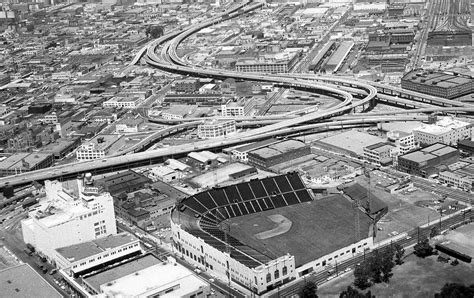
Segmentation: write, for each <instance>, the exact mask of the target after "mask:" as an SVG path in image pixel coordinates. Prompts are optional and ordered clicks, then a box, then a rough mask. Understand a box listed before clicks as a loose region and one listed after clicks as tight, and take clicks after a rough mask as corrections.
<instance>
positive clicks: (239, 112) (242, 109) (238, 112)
mask: <svg viewBox="0 0 474 298" xmlns="http://www.w3.org/2000/svg"><path fill="white" fill-rule="evenodd" d="M254 107H255V100H254V99H253V98H249V99H244V100H241V101H239V102H230V103H227V104H225V105H221V115H222V116H223V117H243V116H248V115H250V114H251V113H252V111H253V109H254Z"/></svg>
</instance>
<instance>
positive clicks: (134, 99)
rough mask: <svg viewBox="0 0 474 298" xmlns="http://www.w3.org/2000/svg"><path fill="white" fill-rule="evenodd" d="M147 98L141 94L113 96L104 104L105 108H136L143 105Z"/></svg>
mask: <svg viewBox="0 0 474 298" xmlns="http://www.w3.org/2000/svg"><path fill="white" fill-rule="evenodd" d="M144 101H145V99H144V98H143V97H141V96H133V95H132V96H125V97H117V96H116V97H113V98H111V99H109V100H107V101H106V102H104V103H103V104H102V106H103V107H104V108H126V109H135V108H137V107H138V106H139V105H141V104H142V103H143V102H144Z"/></svg>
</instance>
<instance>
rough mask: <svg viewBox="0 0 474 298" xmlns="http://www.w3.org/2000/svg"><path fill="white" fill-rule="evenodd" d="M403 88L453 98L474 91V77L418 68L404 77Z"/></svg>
mask: <svg viewBox="0 0 474 298" xmlns="http://www.w3.org/2000/svg"><path fill="white" fill-rule="evenodd" d="M402 88H403V89H408V90H412V91H416V92H420V93H424V94H429V95H434V96H439V97H443V98H447V99H453V98H456V97H459V96H462V95H466V94H470V93H472V92H474V79H473V78H472V77H471V76H468V75H465V74H458V73H449V72H439V71H432V70H430V71H426V70H423V69H416V70H413V71H410V72H408V73H407V74H405V75H404V76H403V77H402Z"/></svg>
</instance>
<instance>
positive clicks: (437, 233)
mask: <svg viewBox="0 0 474 298" xmlns="http://www.w3.org/2000/svg"><path fill="white" fill-rule="evenodd" d="M437 235H439V231H438V228H437V227H433V228H432V229H431V232H430V238H433V237H436V236H437Z"/></svg>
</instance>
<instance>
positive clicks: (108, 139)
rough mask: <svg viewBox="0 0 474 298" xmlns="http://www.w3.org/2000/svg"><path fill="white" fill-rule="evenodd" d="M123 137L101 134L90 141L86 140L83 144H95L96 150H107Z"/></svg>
mask: <svg viewBox="0 0 474 298" xmlns="http://www.w3.org/2000/svg"><path fill="white" fill-rule="evenodd" d="M121 138H122V135H107V134H101V135H97V136H95V137H93V138H92V139H90V140H89V141H86V142H84V144H83V145H82V146H94V150H107V149H108V148H110V147H111V146H112V145H113V144H115V142H117V141H118V140H120V139H121ZM79 148H81V147H79Z"/></svg>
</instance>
